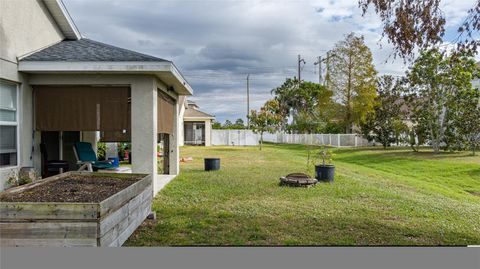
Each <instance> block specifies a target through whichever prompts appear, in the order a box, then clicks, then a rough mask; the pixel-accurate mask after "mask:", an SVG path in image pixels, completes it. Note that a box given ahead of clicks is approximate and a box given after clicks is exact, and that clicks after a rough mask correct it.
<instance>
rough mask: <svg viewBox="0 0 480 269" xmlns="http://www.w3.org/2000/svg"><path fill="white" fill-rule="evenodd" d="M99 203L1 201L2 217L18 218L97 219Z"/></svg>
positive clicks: (9, 219)
mask: <svg viewBox="0 0 480 269" xmlns="http://www.w3.org/2000/svg"><path fill="white" fill-rule="evenodd" d="M98 208H99V205H98V204H95V203H34V202H8V203H7V202H6V203H0V219H1V221H2V222H5V221H18V220H27V221H29V220H67V219H68V220H92V221H93V220H96V219H97V217H98V211H99V209H98Z"/></svg>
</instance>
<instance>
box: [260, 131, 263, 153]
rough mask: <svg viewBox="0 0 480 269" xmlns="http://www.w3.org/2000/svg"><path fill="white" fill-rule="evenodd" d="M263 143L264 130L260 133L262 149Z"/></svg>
mask: <svg viewBox="0 0 480 269" xmlns="http://www.w3.org/2000/svg"><path fill="white" fill-rule="evenodd" d="M262 144H263V132H261V133H260V150H262Z"/></svg>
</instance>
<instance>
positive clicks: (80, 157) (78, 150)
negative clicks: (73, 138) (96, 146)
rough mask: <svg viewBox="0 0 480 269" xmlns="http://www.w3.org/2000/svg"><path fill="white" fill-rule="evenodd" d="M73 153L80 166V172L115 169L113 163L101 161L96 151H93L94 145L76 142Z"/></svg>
mask: <svg viewBox="0 0 480 269" xmlns="http://www.w3.org/2000/svg"><path fill="white" fill-rule="evenodd" d="M73 151H74V153H75V157H77V164H78V165H79V166H80V168H79V169H78V171H83V170H87V171H89V172H93V171H97V170H104V169H114V168H115V167H114V166H113V164H112V161H99V160H98V159H97V155H96V154H95V151H93V148H92V144H90V143H88V142H75V144H74V145H73Z"/></svg>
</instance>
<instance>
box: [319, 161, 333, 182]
mask: <svg viewBox="0 0 480 269" xmlns="http://www.w3.org/2000/svg"><path fill="white" fill-rule="evenodd" d="M334 175H335V165H330V164H327V165H315V178H316V179H318V181H323V182H333V177H334Z"/></svg>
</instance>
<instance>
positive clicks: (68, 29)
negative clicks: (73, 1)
mask: <svg viewBox="0 0 480 269" xmlns="http://www.w3.org/2000/svg"><path fill="white" fill-rule="evenodd" d="M43 3H44V4H45V6H46V7H47V9H48V11H49V12H50V14H51V15H52V17H53V19H54V20H55V21H56V22H57V25H58V27H59V28H60V30H61V31H62V33H63V35H64V36H65V37H66V38H68V39H74V40H79V39H81V38H82V35H81V33H80V31H79V30H78V28H77V26H76V25H75V22H74V21H73V19H72V17H71V16H70V14H69V13H68V10H67V8H66V7H65V5H64V4H63V2H62V0H43Z"/></svg>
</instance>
